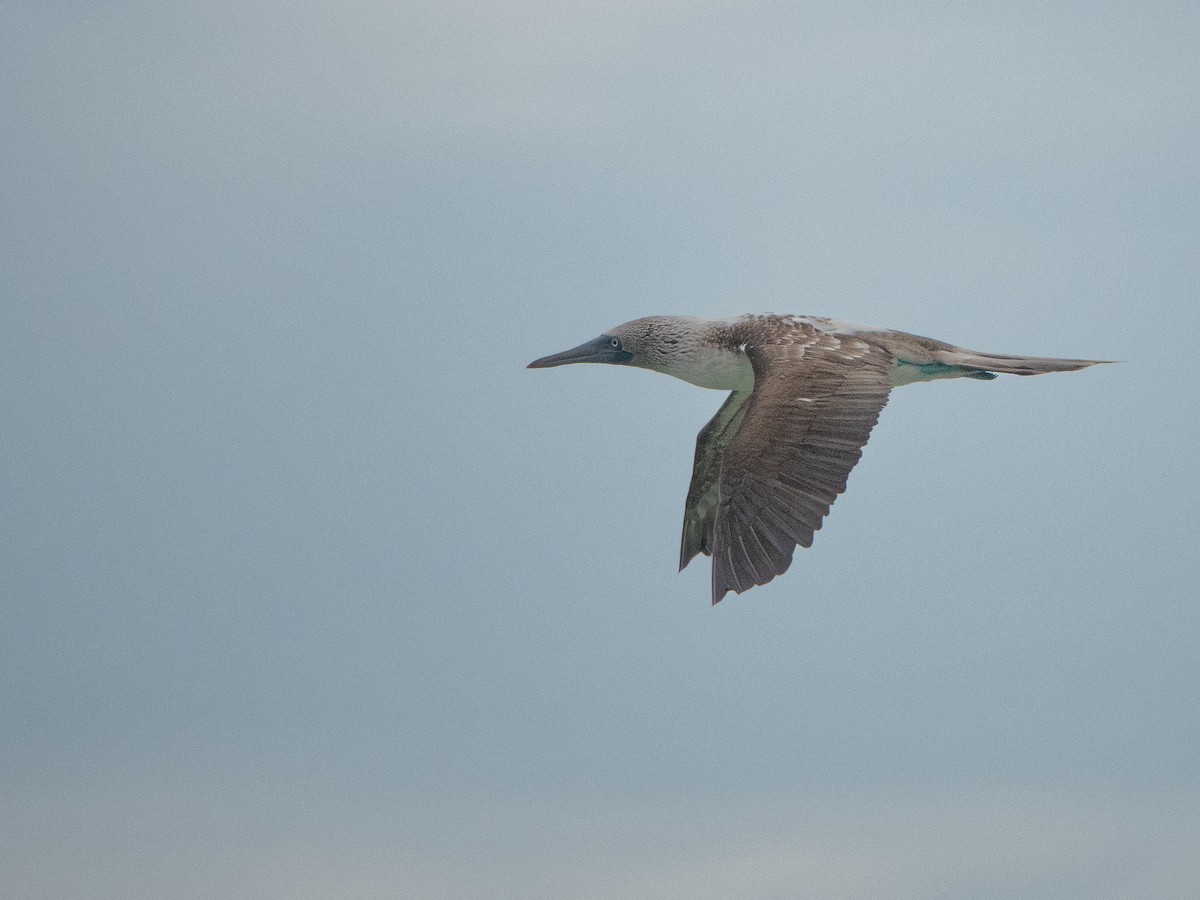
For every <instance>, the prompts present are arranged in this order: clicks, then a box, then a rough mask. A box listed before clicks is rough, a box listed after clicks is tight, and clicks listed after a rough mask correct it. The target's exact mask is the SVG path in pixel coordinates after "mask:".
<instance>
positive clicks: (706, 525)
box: [679, 391, 750, 572]
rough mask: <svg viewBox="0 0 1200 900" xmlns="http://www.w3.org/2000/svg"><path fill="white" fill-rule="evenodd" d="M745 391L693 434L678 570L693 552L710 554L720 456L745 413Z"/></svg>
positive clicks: (687, 561)
mask: <svg viewBox="0 0 1200 900" xmlns="http://www.w3.org/2000/svg"><path fill="white" fill-rule="evenodd" d="M749 396H750V392H749V391H734V392H733V393H731V394H730V395H729V397H728V398H726V400H725V402H724V403H723V404H722V405H721V408H720V409H719V410H717V414H716V415H715V416H713V417H712V419H711V420H710V421H709V423H708V424H707V425H705V426H704V427H703V428H702V429H700V433H699V434H698V435H696V461H695V463H694V464H693V466H692V483H691V485H690V486H689V487H688V495H687V504H686V505H685V506H684V510H683V539H682V540H681V541H680V547H679V571H681V572H682V571H683V570H684V568H685V567H686V566H687V564H688V563H689V562H691V561H692V558H693V557H694V556H695V555H696V554H697V553H712V533H713V520H714V519H715V518H716V516H717V499H718V493H719V492H718V488H717V481H718V480H719V479H720V477H721V455H722V454H723V453H724V452H725V447H726V446H728V444H729V442H730V441H731V440H733V436H734V434H735V433H736V432H737V429H738V426H739V425H740V424H741V423H742V415H743V414H744V413H745V411H746V399H747V398H748V397H749Z"/></svg>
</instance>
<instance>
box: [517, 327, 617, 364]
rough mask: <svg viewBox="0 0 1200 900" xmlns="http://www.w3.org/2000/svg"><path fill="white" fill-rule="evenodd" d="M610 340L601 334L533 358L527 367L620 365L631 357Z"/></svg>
mask: <svg viewBox="0 0 1200 900" xmlns="http://www.w3.org/2000/svg"><path fill="white" fill-rule="evenodd" d="M612 342H613V338H612V335H607V334H602V335H600V337H598V338H596V339H595V340H594V341H588V342H587V343H586V344H580V345H579V346H578V347H575V348H573V349H571V350H564V351H563V352H562V353H554V354H552V355H550V356H543V357H542V358H541V359H535V360H534V361H533V362H531V363H530V364H529V365H528V367H527V368H530V369H549V368H551V367H552V366H566V365H570V364H571V363H609V364H610V365H620V364H621V363H627V362H629V361H630V360H631V359H633V354H632V353H629V352H627V351H625V350H622V349H621V347H620V346H619V345H618V346H616V347H614V346H613V343H612Z"/></svg>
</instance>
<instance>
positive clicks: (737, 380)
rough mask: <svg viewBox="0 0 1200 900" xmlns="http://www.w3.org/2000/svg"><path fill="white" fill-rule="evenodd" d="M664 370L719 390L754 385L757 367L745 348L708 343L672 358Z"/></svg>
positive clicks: (745, 389) (746, 387)
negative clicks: (745, 351) (752, 364)
mask: <svg viewBox="0 0 1200 900" xmlns="http://www.w3.org/2000/svg"><path fill="white" fill-rule="evenodd" d="M662 371H663V372H665V373H666V374H668V375H673V376H675V377H676V378H680V379H682V380H683V381H686V382H688V383H690V384H695V385H698V386H700V387H704V388H712V389H713V390H718V391H749V390H753V389H754V368H753V367H752V366H751V365H750V359H749V357H747V356H746V354H745V353H743V352H742V351H741V350H723V349H719V348H716V347H711V348H710V347H705V348H703V349H699V350H696V351H693V352H692V353H689V354H687V355H686V356H682V357H680V358H679V359H674V360H670V361H669V362H667V364H666V365H665V366H664V367H663V369H662Z"/></svg>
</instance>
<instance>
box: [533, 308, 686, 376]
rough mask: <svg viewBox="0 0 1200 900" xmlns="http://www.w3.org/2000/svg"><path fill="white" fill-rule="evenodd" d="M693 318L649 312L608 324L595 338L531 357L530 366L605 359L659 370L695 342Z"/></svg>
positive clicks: (547, 365)
mask: <svg viewBox="0 0 1200 900" xmlns="http://www.w3.org/2000/svg"><path fill="white" fill-rule="evenodd" d="M691 321H693V320H689V319H686V318H684V317H682V316H649V317H647V318H644V319H634V320H633V321H632V322H626V323H625V324H624V325H618V326H617V327H616V328H610V329H609V330H608V331H606V332H604V334H602V335H600V337H598V338H594V339H593V340H590V341H588V342H587V343H585V344H580V345H579V346H578V347H574V348H572V349H570V350H564V351H563V352H562V353H554V354H552V355H550V356H543V357H542V358H541V359H535V360H534V361H533V362H531V363H530V364H529V368H530V369H548V368H550V367H551V366H565V365H568V364H570V363H609V364H610V365H624V366H639V367H641V368H643V369H654V370H656V371H663V370H664V365H665V364H666V362H667V361H668V360H669V359H670V358H671V357H672V356H676V355H678V354H680V353H684V352H686V351H687V350H688V349H690V348H691V347H692V346H694V344H695V343H696V336H695V335H694V334H693V332H694V331H695V329H694V328H691V327H689V323H690V322H691Z"/></svg>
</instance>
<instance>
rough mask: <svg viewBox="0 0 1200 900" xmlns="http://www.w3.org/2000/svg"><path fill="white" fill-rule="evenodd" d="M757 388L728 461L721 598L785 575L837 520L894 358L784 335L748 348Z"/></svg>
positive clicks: (825, 339) (719, 553)
mask: <svg viewBox="0 0 1200 900" xmlns="http://www.w3.org/2000/svg"><path fill="white" fill-rule="evenodd" d="M746 354H747V356H749V357H750V362H751V363H752V364H753V366H754V378H755V384H754V391H753V392H752V393H751V395H750V399H749V400H748V401H747V402H746V405H745V407H744V408H745V412H744V414H743V417H742V422H741V426H740V427H739V428H738V429H737V433H736V434H735V435H734V437H733V439H732V440H731V441H730V442H729V445H728V447H727V448H726V449H725V453H724V454H723V458H722V461H721V474H720V480H719V484H720V500H719V502H718V504H717V510H716V519H715V522H714V524H713V538H712V554H713V572H712V577H713V581H712V591H713V593H712V598H713V603H717V602H719V601H720V600H721V598H722V597H724V596H725V594H726V593H727V592H728V591H734V592H736V593H739V594H740V593H741V592H742V591H744V590H746V589H748V588H751V587H753V586H754V585H757V584H766V583H767V582H768V581H770V580H771V579H772V578H774V577H775V576H776V575H782V574H783V573H784V572H786V571H787V568H788V566H790V565H791V563H792V553H793V552H794V551H795V549H796V545H797V544H799V545H800V546H802V547H810V546H812V540H813V532H814V531H816V530H817V529H818V528H820V527H821V520H822V519H824V518H825V516H826V515H828V514H829V507H830V506H831V505H832V504H833V501H834V500H836V499H837V495H838V494H840V493H841V492H842V491H844V490H845V489H846V478H847V476H848V475H849V474H850V470H851V469H853V468H854V465H855V463H857V462H858V460H859V458H860V457H861V456H862V448H863V446H864V445H865V444H866V443H867V438H868V437H869V436H870V434H871V429H872V428H873V427H874V426H875V423H876V422H877V421H878V420H879V413H880V411H881V410H882V409H883V407H884V405H885V404H886V403H887V399H888V392H889V391H890V390H891V387H892V381H891V376H890V369H891V357H890V356H889V355H888V354H887V353H886V352H885V351H884V350H882V349H880V348H879V347H877V346H875V345H873V344H868V343H866V342H864V341H860V340H858V339H856V338H854V337H848V336H839V335H833V334H826V333H823V332H816V331H810V330H807V329H806V330H796V331H794V332H778V333H776V334H774V335H772V336H771V337H770V338H768V339H767V340H766V341H764V342H763V343H760V344H759V345H758V346H752V345H747V346H746Z"/></svg>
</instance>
